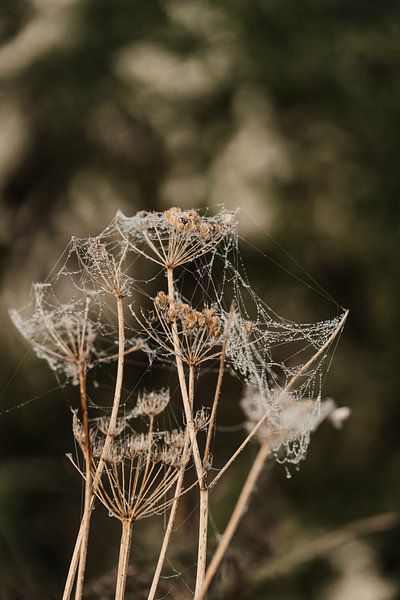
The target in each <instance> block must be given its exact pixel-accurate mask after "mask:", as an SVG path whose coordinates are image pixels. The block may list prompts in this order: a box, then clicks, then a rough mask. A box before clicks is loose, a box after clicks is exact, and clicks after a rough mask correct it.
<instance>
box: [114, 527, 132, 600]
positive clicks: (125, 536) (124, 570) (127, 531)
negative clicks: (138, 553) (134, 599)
mask: <svg viewBox="0 0 400 600" xmlns="http://www.w3.org/2000/svg"><path fill="white" fill-rule="evenodd" d="M131 543H132V521H122V534H121V545H120V549H119V561H118V572H117V586H116V588H115V600H124V598H125V586H126V577H127V575H128V564H129V554H130V550H131Z"/></svg>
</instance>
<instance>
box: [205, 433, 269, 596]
mask: <svg viewBox="0 0 400 600" xmlns="http://www.w3.org/2000/svg"><path fill="white" fill-rule="evenodd" d="M268 454H269V445H268V444H267V443H265V442H264V443H263V444H262V445H261V446H260V449H259V451H258V454H257V456H256V458H255V460H254V462H253V464H252V467H251V469H250V471H249V473H248V475H247V479H246V482H245V484H244V486H243V488H242V491H241V492H240V496H239V498H238V500H237V502H236V505H235V508H234V510H233V512H232V514H231V516H230V519H229V521H228V524H227V526H226V528H225V531H224V533H223V534H222V536H221V538H220V540H219V544H218V547H217V549H216V551H215V553H214V556H213V558H212V560H211V563H210V564H209V566H208V569H207V572H206V575H205V579H204V582H203V586H202V588H201V590H200V593H199V595H198V597H197V596H196V599H197V598H198V600H202V599H203V598H204V595H205V593H206V592H207V590H208V588H209V586H210V583H211V581H212V579H213V577H214V575H215V573H216V571H217V569H218V567H219V565H220V563H221V560H222V559H223V557H224V555H225V552H226V551H227V549H228V547H229V544H230V542H231V540H232V538H233V536H234V534H235V531H236V529H237V527H238V525H239V522H240V520H241V518H242V516H243V514H244V513H245V511H246V508H247V505H248V502H249V499H250V496H251V493H252V491H253V489H254V486H255V484H256V482H257V479H258V477H259V475H260V473H261V470H262V468H263V466H264V462H265V459H266V458H267V456H268Z"/></svg>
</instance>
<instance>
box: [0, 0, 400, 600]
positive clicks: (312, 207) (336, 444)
mask: <svg viewBox="0 0 400 600" xmlns="http://www.w3.org/2000/svg"><path fill="white" fill-rule="evenodd" d="M0 86H1V87H0V190H1V191H0V194H1V207H0V211H1V213H0V267H1V297H0V303H1V304H0V306H1V332H2V338H1V340H2V341H1V348H2V361H1V371H0V378H1V379H0V598H1V600H20V599H27V600H34V599H35V600H36V599H38V600H39V599H40V600H47V599H52V598H60V594H61V590H62V586H63V581H64V576H65V573H66V570H67V565H68V560H69V556H70V553H71V550H72V546H73V541H74V535H75V532H76V528H77V526H78V522H79V506H80V501H81V500H80V499H81V482H80V481H79V478H78V476H77V474H76V473H75V472H74V471H73V468H72V467H71V465H69V463H68V462H67V460H66V459H65V457H64V454H65V452H68V451H70V450H71V448H72V445H73V442H72V436H71V433H70V408H69V407H70V406H71V405H76V397H75V390H74V389H70V388H62V387H60V386H59V385H58V384H57V381H56V380H55V378H54V377H53V374H52V373H51V372H50V371H49V370H48V368H47V366H46V365H45V364H42V362H40V361H39V360H38V359H36V357H35V356H33V355H32V353H31V352H29V351H28V352H27V347H26V345H25V344H24V342H23V340H21V339H20V337H19V336H18V334H17V333H16V332H15V331H14V330H13V328H12V325H11V324H10V322H9V318H8V314H7V310H8V308H9V307H11V306H17V307H18V306H21V305H23V304H25V302H26V300H27V297H28V295H29V290H30V284H31V282H32V281H36V280H40V279H43V278H44V277H46V275H47V274H48V272H49V271H50V270H51V268H52V267H53V265H54V263H55V262H56V260H57V259H58V257H59V256H60V254H61V252H62V251H63V249H64V248H65V246H66V244H67V242H68V239H69V237H70V236H71V234H75V235H88V234H90V233H91V234H95V233H97V232H98V231H99V230H101V229H102V228H103V227H104V226H105V225H106V224H107V223H108V222H109V221H110V220H111V218H112V216H113V215H114V213H115V211H116V209H117V208H122V209H123V210H124V211H125V212H126V213H127V214H133V213H134V212H135V211H137V210H140V209H158V210H162V209H164V208H166V207H168V206H173V205H178V206H181V207H184V208H187V207H188V208H190V207H200V206H206V205H209V206H216V205H218V204H221V203H223V204H225V206H227V207H228V208H236V207H237V206H240V207H242V210H241V213H240V232H241V234H242V235H243V236H244V237H245V238H246V239H247V240H249V241H250V242H251V243H252V244H253V245H254V246H255V247H256V248H257V249H258V250H259V251H260V252H257V251H255V250H254V249H253V248H252V247H251V246H249V245H243V247H242V252H243V255H244V260H245V263H246V265H247V269H248V273H249V276H250V279H251V280H252V281H253V282H254V283H255V287H256V288H257V290H258V292H259V293H260V294H261V295H262V296H263V297H264V298H265V299H266V300H267V301H268V303H269V304H270V305H271V306H272V307H273V308H274V309H275V310H276V311H277V312H279V313H280V314H281V315H283V316H285V317H287V318H292V319H295V320H304V321H312V320H317V319H319V318H330V317H332V316H335V314H336V309H335V307H334V305H333V304H330V303H329V302H326V301H325V300H324V299H323V298H322V297H321V296H320V295H319V294H317V293H316V292H315V291H314V290H313V289H311V288H310V287H308V285H311V286H312V287H315V286H314V284H313V282H312V281H311V280H310V278H309V277H308V276H307V275H306V273H305V272H304V271H303V270H302V268H300V267H299V266H298V265H297V264H296V261H297V262H298V263H299V265H301V266H302V267H303V268H304V269H305V270H306V271H307V272H308V273H310V274H311V275H312V277H313V278H315V279H316V280H317V281H318V283H319V284H321V285H322V286H323V287H324V288H325V289H327V290H328V291H329V293H330V294H331V295H332V296H333V297H334V298H335V299H336V300H337V302H338V303H339V304H341V305H343V306H345V307H348V308H349V309H350V318H349V320H348V323H347V326H346V329H345V332H344V335H343V336H342V338H341V341H340V345H339V347H338V350H337V352H336V355H335V359H334V362H333V366H332V369H331V372H330V374H329V377H328V379H327V381H326V384H325V392H326V393H327V394H329V395H331V396H333V397H334V398H335V399H336V400H337V402H338V403H339V404H341V405H348V406H350V407H351V409H352V415H351V418H350V420H349V421H348V422H347V423H346V425H345V427H344V429H343V430H342V431H340V432H337V431H333V430H332V428H331V427H330V426H329V425H328V424H324V425H323V426H321V428H320V429H319V430H318V432H316V433H315V434H314V436H313V440H312V444H311V448H310V450H309V454H308V458H307V460H306V461H305V463H304V464H302V466H301V469H300V471H299V472H295V471H293V472H292V477H291V478H290V479H287V478H286V473H285V469H284V468H283V467H280V466H272V465H270V466H269V468H267V469H266V472H265V474H264V476H263V478H262V479H261V481H260V483H259V486H258V490H257V494H256V495H255V497H254V498H253V501H252V506H251V510H250V511H249V513H248V514H247V515H246V517H245V519H244V521H243V523H242V525H241V527H240V530H239V532H238V535H237V536H236V538H235V541H234V544H233V546H232V549H231V551H230V553H229V555H228V558H227V561H226V562H225V565H224V567H223V569H222V572H221V574H220V577H219V580H218V582H217V583H216V586H215V587H214V591H213V593H212V594H210V596H211V597H212V598H220V599H229V598H233V597H235V598H237V599H239V598H243V599H248V600H263V599H268V600H303V599H304V600H306V599H307V600H309V599H314V598H315V599H317V600H395V599H397V600H398V599H399V598H400V588H399V582H400V559H399V544H400V535H399V527H398V524H397V520H396V516H395V515H394V516H393V514H392V513H393V512H396V511H397V510H398V505H399V499H400V486H399V475H400V444H399V431H400V397H399V377H398V368H399V366H398V361H399V352H398V345H399V344H398V331H399V326H400V317H399V308H398V307H399V300H398V299H399V294H400V277H399V251H398V247H399V243H400V218H399V214H400V210H399V206H398V205H399V198H398V191H399V187H400V185H399V184H400V169H399V156H400V133H399V132H400V6H399V4H398V2H393V1H385V0H382V1H381V2H371V1H370V0H363V1H360V0H346V1H344V0H318V1H317V0H305V1H304V2H302V3H299V2H295V1H294V0H280V1H279V2H278V1H277V0H263V1H254V2H248V1H242V2H239V1H235V2H234V1H224V0H221V1H220V2H203V1H201V0H198V1H195V0H165V1H162V2H161V1H160V2H156V1H153V0H148V1H147V2H133V0H113V1H112V2H110V0H2V2H1V7H0ZM275 240H276V241H275ZM281 246H282V247H281ZM264 253H266V254H267V258H265V256H263V254H264ZM276 263H278V265H277V264H276ZM288 271H289V272H288ZM299 279H302V280H303V281H305V284H302V283H301V282H300V281H299ZM130 377H131V378H132V381H134V378H135V371H134V369H133V368H132V373H131V375H130ZM128 383H129V382H128ZM227 389H228V390H229V384H227ZM22 403H27V404H26V405H25V406H21V404H22ZM14 407H18V408H17V409H16V410H11V411H10V410H9V409H13V408H14ZM228 409H229V406H228V407H227V406H226V405H225V409H224V412H223V414H222V415H221V423H224V422H230V420H231V421H233V422H234V421H235V419H236V422H238V421H239V418H240V417H239V415H238V413H237V412H236V413H235V414H234V417H232V416H231V415H230V414H228V413H229V410H228ZM235 410H236V409H235ZM233 437H235V436H233ZM233 443H235V444H236V439H235V440H233V441H232V436H231V437H230V436H229V435H227V436H226V451H227V452H228V450H229V448H228V447H229V446H230V444H233ZM253 452H254V450H253ZM250 455H251V452H250V453H249V454H248V455H247V456H246V457H243V458H242V460H241V462H238V463H237V464H236V466H235V469H233V470H232V472H231V473H230V474H229V476H227V478H226V481H225V484H224V485H223V486H222V487H221V488H220V489H219V491H218V492H217V493H216V498H215V500H216V502H215V511H214V513H213V517H214V519H215V527H217V528H218V529H219V530H221V529H222V528H223V524H224V522H225V519H226V515H227V511H228V509H229V507H231V506H232V505H233V502H234V499H235V497H236V494H237V492H238V489H239V483H240V481H241V480H242V478H243V475H244V472H245V468H246V464H248V462H249V460H250ZM217 500H218V502H217ZM191 508H193V507H191V506H190V502H187V503H186V504H185V505H184V506H183V508H182V511H186V512H187V516H188V517H189V515H190V510H191ZM97 513H98V514H97ZM376 515H378V519H377V520H374V521H371V520H367V521H364V519H368V518H369V517H372V516H376ZM185 518H186V517H185V514H182V515H181V525H180V528H179V531H178V534H177V536H176V543H175V545H174V547H173V551H172V554H171V563H170V564H169V565H168V566H167V568H166V574H167V575H171V576H172V577H171V578H170V579H166V580H164V581H163V587H162V590H161V592H162V593H163V594H167V593H168V592H169V596H168V597H170V598H177V599H178V598H185V587H184V583H183V581H182V580H185V581H186V582H187V583H188V584H189V585H191V578H192V576H193V561H194V555H193V554H192V553H191V552H192V549H191V546H192V545H193V542H194V540H193V524H191V523H192V522H191V521H190V519H189V522H187V521H185ZM360 520H361V521H360ZM110 521H111V520H110V519H108V518H107V517H106V516H104V515H103V514H102V513H101V511H100V510H98V511H96V514H95V527H94V528H93V537H92V549H91V558H90V562H89V573H88V577H89V584H88V598H89V597H90V598H103V599H107V598H111V597H112V596H111V595H110V591H109V590H110V589H112V581H113V574H112V569H113V567H114V565H115V561H116V548H115V545H114V542H116V540H117V537H118V527H117V526H116V525H115V524H114V523H111V522H110ZM140 531H141V532H142V534H140ZM138 536H139V539H140V540H141V542H142V543H141V544H139V545H138V549H137V553H136V562H135V563H134V566H133V567H132V577H131V578H130V583H129V586H130V587H129V591H128V595H127V599H130V598H132V599H133V598H135V599H140V598H142V595H141V594H142V592H141V591H140V590H141V589H146V585H147V580H148V577H150V576H151V568H150V566H151V561H152V560H153V559H154V556H156V553H157V542H158V540H159V536H160V529H159V528H158V525H157V524H156V523H153V522H150V521H149V522H148V523H145V524H143V525H140V530H139V533H138ZM140 536H141V537H140ZM340 536H342V537H340ZM343 538H345V539H343ZM213 543H214V538H212V540H211V545H212V544H213ZM160 595H161V593H160ZM186 597H187V592H186ZM144 598H145V596H144Z"/></svg>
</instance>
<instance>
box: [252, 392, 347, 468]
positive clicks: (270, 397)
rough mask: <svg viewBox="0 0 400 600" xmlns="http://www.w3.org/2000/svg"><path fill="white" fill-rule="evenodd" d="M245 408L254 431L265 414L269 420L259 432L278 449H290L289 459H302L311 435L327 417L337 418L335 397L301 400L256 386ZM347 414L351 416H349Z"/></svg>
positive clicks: (287, 450) (288, 451)
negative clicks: (264, 390)
mask: <svg viewBox="0 0 400 600" xmlns="http://www.w3.org/2000/svg"><path fill="white" fill-rule="evenodd" d="M241 407H242V409H243V412H244V413H245V415H246V417H247V419H248V421H249V422H248V424H247V425H248V429H249V430H250V431H251V430H252V429H253V427H254V426H255V424H256V423H257V422H258V421H259V420H260V419H261V418H262V417H264V415H267V417H266V420H265V421H264V422H263V424H262V425H261V427H260V428H259V429H258V431H257V435H258V437H259V438H260V440H262V441H263V442H266V443H268V445H269V446H270V447H271V448H273V449H275V450H277V449H279V448H280V447H285V449H286V460H288V461H290V462H299V460H301V459H302V458H304V455H305V452H306V450H307V447H308V444H309V439H310V434H311V432H312V431H314V430H315V429H317V427H318V425H319V424H320V423H321V422H322V421H323V420H324V419H327V418H330V419H332V420H333V422H334V420H335V416H334V414H335V412H336V411H337V410H339V411H340V410H341V409H337V407H336V404H335V403H334V402H333V400H331V399H329V400H325V401H322V402H321V401H320V400H319V399H317V400H312V399H306V400H299V399H297V398H296V397H295V395H294V394H292V393H290V392H287V391H285V390H283V391H279V390H278V391H274V392H271V393H269V394H267V393H265V392H263V391H260V390H259V389H257V388H256V387H255V386H248V387H247V389H246V393H245V396H244V398H243V399H242V401H241ZM346 416H347V415H346Z"/></svg>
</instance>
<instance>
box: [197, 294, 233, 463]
mask: <svg viewBox="0 0 400 600" xmlns="http://www.w3.org/2000/svg"><path fill="white" fill-rule="evenodd" d="M232 316H233V305H232V306H231V309H230V311H229V318H228V323H227V325H226V330H225V334H224V341H223V342H222V348H221V356H220V357H219V369H218V378H217V385H216V386H215V393H214V400H213V405H212V410H211V416H210V423H209V425H208V432H207V440H206V447H205V450H204V456H203V466H204V468H205V469H206V468H207V465H208V459H209V456H210V448H211V442H212V438H213V433H214V428H215V422H216V419H217V409H218V403H219V399H220V396H221V389H222V380H223V378H224V368H225V355H226V346H227V343H228V334H229V326H230V323H231V320H232Z"/></svg>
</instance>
